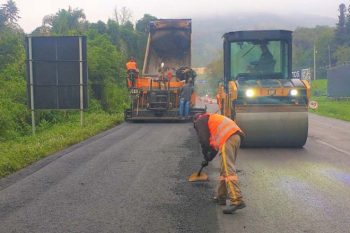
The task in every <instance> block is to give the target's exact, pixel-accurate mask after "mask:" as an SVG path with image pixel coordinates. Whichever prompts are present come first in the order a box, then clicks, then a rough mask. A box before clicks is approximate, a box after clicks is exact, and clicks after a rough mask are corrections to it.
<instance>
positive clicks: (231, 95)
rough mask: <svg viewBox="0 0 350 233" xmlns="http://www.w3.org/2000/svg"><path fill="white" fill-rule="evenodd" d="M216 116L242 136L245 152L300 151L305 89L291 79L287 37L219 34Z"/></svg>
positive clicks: (287, 33)
mask: <svg viewBox="0 0 350 233" xmlns="http://www.w3.org/2000/svg"><path fill="white" fill-rule="evenodd" d="M223 38H224V82H223V85H222V87H221V88H220V87H219V90H218V99H219V101H221V103H220V104H219V106H221V109H220V110H221V113H222V114H224V115H226V116H228V117H231V118H232V119H234V120H235V121H236V122H237V124H238V125H239V126H240V127H241V128H242V130H243V131H244V132H245V133H246V138H245V140H244V141H243V143H242V146H245V147H302V146H303V145H304V144H305V142H306V139H307V135H308V103H309V100H310V94H311V93H310V91H311V89H310V83H309V81H307V80H301V79H295V78H292V32H291V31H287V30H255V31H235V32H228V33H226V34H224V36H223Z"/></svg>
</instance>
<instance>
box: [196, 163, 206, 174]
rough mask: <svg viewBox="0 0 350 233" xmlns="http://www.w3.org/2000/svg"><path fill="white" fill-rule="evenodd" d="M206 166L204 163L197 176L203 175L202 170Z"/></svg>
mask: <svg viewBox="0 0 350 233" xmlns="http://www.w3.org/2000/svg"><path fill="white" fill-rule="evenodd" d="M203 168H204V166H203V165H202V167H201V169H199V171H198V173H197V176H200V175H201V172H202V170H203Z"/></svg>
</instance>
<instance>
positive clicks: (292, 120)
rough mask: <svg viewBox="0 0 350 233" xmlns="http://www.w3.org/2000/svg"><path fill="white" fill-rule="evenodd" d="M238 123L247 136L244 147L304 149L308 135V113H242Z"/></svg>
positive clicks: (243, 143)
mask: <svg viewBox="0 0 350 233" xmlns="http://www.w3.org/2000/svg"><path fill="white" fill-rule="evenodd" d="M236 122H237V124H238V125H239V127H240V128H241V129H242V130H243V131H244V133H245V134H246V138H245V140H244V141H243V142H242V146H244V147H302V146H304V144H305V142H306V139H307V135H308V112H307V111H301V112H300V111H296V112H241V113H237V116H236Z"/></svg>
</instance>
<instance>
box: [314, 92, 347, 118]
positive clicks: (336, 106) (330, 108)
mask: <svg viewBox="0 0 350 233" xmlns="http://www.w3.org/2000/svg"><path fill="white" fill-rule="evenodd" d="M312 99H313V100H316V101H317V102H318V109H317V110H310V112H312V113H316V114H318V115H322V116H327V117H332V118H336V119H340V120H345V121H350V100H333V99H329V98H327V97H325V96H321V97H312Z"/></svg>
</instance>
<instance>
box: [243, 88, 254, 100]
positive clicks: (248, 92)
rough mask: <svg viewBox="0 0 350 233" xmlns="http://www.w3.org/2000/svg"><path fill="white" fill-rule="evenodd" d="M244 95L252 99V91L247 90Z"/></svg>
mask: <svg viewBox="0 0 350 233" xmlns="http://www.w3.org/2000/svg"><path fill="white" fill-rule="evenodd" d="M245 95H246V96H247V97H249V98H251V97H253V96H254V90H253V89H247V90H246V91H245Z"/></svg>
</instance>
